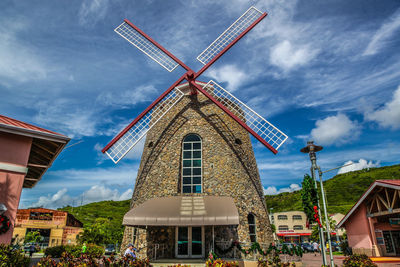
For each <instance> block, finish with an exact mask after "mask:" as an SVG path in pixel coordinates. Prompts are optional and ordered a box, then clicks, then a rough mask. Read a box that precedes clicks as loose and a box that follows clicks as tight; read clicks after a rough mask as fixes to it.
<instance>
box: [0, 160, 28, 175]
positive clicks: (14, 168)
mask: <svg viewBox="0 0 400 267" xmlns="http://www.w3.org/2000/svg"><path fill="white" fill-rule="evenodd" d="M0 170H2V171H11V172H18V173H23V174H27V173H28V168H26V167H24V166H21V165H15V164H10V163H5V162H0Z"/></svg>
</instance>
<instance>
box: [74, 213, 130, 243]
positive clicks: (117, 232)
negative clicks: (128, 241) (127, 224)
mask: <svg viewBox="0 0 400 267" xmlns="http://www.w3.org/2000/svg"><path fill="white" fill-rule="evenodd" d="M122 235H123V232H122V231H121V227H120V226H117V225H115V224H114V223H112V221H111V220H110V218H97V219H96V220H95V221H94V223H93V224H91V225H88V226H86V227H84V229H83V232H82V233H81V234H80V235H79V237H78V241H79V243H91V244H97V245H106V244H116V243H120V242H121V241H120V240H121V239H122Z"/></svg>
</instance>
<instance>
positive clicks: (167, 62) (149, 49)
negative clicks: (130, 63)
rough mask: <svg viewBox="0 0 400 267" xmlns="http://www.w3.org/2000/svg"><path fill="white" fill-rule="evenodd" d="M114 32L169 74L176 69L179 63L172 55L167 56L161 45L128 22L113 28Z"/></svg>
mask: <svg viewBox="0 0 400 267" xmlns="http://www.w3.org/2000/svg"><path fill="white" fill-rule="evenodd" d="M114 31H115V32H116V33H118V34H119V35H121V36H122V37H123V38H125V40H127V41H128V42H130V43H131V44H133V45H134V46H136V47H137V48H138V49H139V50H140V51H142V52H143V53H145V54H146V55H147V56H149V57H150V58H151V59H153V60H154V61H155V62H157V63H158V64H160V65H161V66H163V67H164V68H165V69H166V70H168V71H169V72H172V71H173V70H174V69H176V67H178V65H179V63H180V62H177V60H176V59H174V58H173V55H168V53H167V51H166V50H165V49H164V48H163V47H162V46H161V45H159V44H158V43H157V42H155V41H154V40H153V39H151V38H150V37H149V36H147V35H146V34H145V33H144V32H142V31H141V30H140V29H139V28H138V27H136V26H135V25H133V24H132V23H130V22H129V21H127V20H125V21H124V22H123V23H121V25H119V26H118V27H117V28H115V30H114ZM164 50H165V51H164Z"/></svg>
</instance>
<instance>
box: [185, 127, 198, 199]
mask: <svg viewBox="0 0 400 267" xmlns="http://www.w3.org/2000/svg"><path fill="white" fill-rule="evenodd" d="M190 135H195V136H197V137H198V138H199V139H200V141H185V139H186V138H187V137H188V136H190ZM188 143H190V144H191V147H192V148H191V149H190V150H187V149H185V148H184V147H185V144H188ZM194 143H200V149H194V148H193V144H194ZM187 151H190V152H191V155H192V156H191V158H184V152H187ZM194 151H200V158H193V152H194ZM184 160H190V161H191V166H190V167H184ZM193 160H200V175H193V173H191V174H190V175H183V171H184V169H188V168H190V169H191V172H192V171H193V169H194V168H199V167H197V166H196V167H194V166H193ZM181 174H182V175H181V177H182V178H181V181H182V188H181V192H182V193H183V194H192V193H194V192H193V186H197V185H200V192H197V193H203V141H202V139H201V137H200V135H198V134H194V133H191V134H188V135H186V136H185V137H184V138H183V142H182V173H181ZM198 176H200V184H194V183H193V177H198ZM185 177H190V180H191V183H190V184H184V183H183V179H184V178H185ZM189 185H190V192H183V187H184V186H189Z"/></svg>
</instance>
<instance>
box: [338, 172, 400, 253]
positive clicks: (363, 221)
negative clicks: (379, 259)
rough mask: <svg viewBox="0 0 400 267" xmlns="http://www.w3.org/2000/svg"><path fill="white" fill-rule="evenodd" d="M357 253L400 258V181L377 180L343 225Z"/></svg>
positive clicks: (350, 243)
mask: <svg viewBox="0 0 400 267" xmlns="http://www.w3.org/2000/svg"><path fill="white" fill-rule="evenodd" d="M343 226H344V227H345V228H346V233H347V239H348V242H349V247H351V248H352V251H353V253H364V254H367V255H369V256H400V180H376V181H375V182H374V183H372V185H371V186H370V187H369V188H368V190H367V191H366V192H365V193H364V194H363V195H362V196H361V198H360V199H359V200H358V201H357V202H356V204H355V205H354V206H353V207H352V208H351V209H350V211H349V212H348V213H347V214H346V215H345V217H344V218H343V219H342V220H341V221H340V222H339V224H338V227H343Z"/></svg>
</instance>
